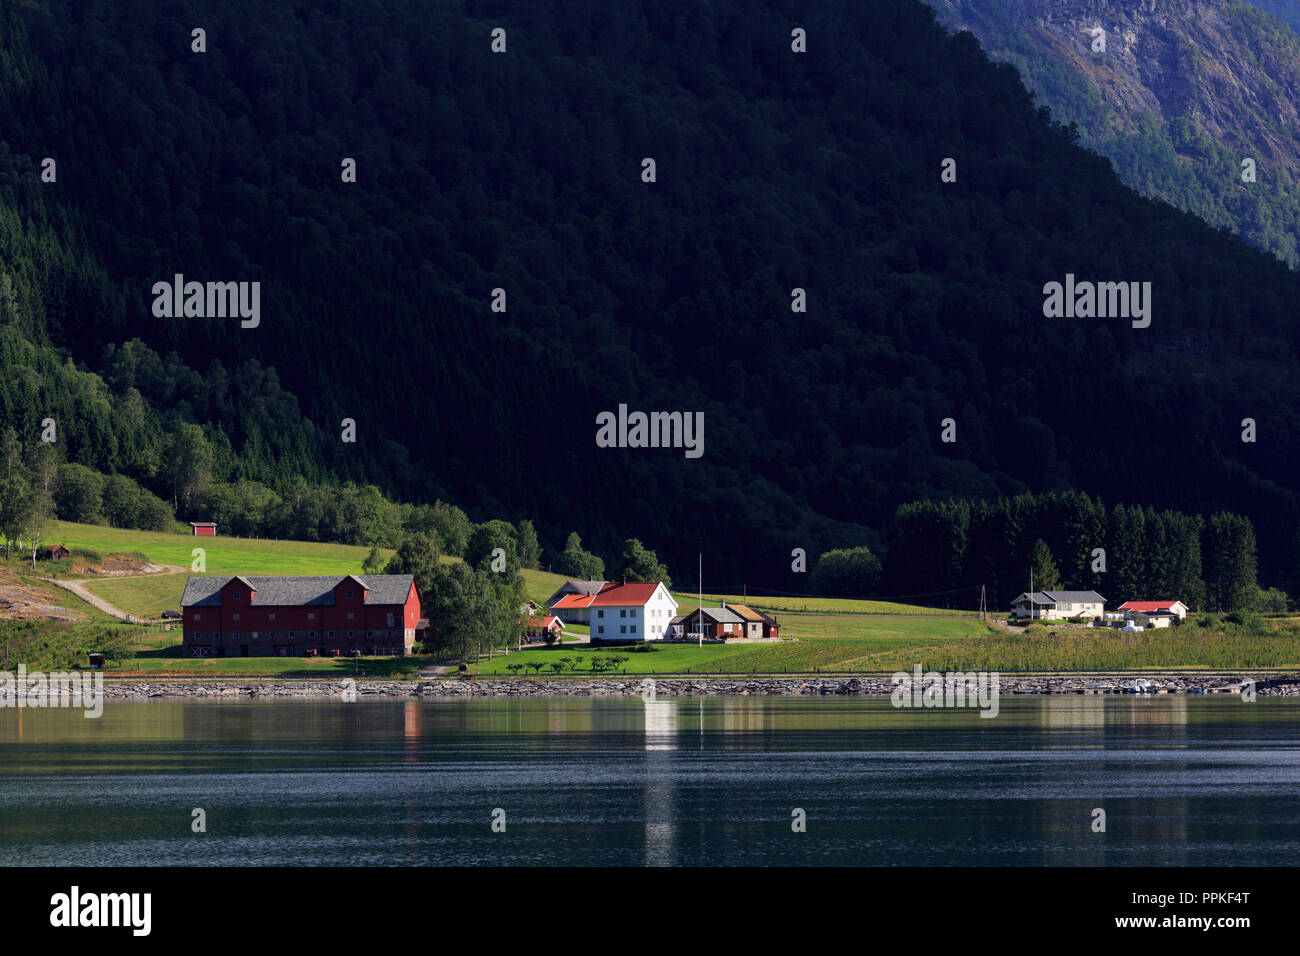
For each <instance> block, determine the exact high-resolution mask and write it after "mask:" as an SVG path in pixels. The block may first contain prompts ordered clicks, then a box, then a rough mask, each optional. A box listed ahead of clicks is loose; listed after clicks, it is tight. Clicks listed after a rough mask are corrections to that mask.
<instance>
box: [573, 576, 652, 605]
mask: <svg viewBox="0 0 1300 956" xmlns="http://www.w3.org/2000/svg"><path fill="white" fill-rule="evenodd" d="M658 590H659V582H658V581H629V582H628V583H627V584H613V583H610V584H606V585H605V586H604V587H603V588H601V589H600V593H598V594H597V595H596V596H595V597H593V598H592V600H591V603H590V604H588V605H586V606H587V607H644V606H645V605H646V604H648V603H649V601H650V599H651V598H652V597H654V594H655V592H656V591H658ZM668 599H669V600H670V601H672V600H673V598H672V595H671V594H670V595H668ZM561 603H563V602H561ZM676 603H677V602H676V601H673V604H676ZM556 606H557V607H558V606H559V605H556Z"/></svg>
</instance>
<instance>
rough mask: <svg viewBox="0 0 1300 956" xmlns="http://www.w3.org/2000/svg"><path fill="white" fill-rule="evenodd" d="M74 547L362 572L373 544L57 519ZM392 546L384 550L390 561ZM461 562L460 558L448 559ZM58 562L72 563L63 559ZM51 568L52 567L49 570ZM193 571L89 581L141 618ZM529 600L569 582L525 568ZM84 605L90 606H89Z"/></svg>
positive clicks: (178, 559) (235, 564) (300, 570)
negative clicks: (204, 534) (200, 554)
mask: <svg viewBox="0 0 1300 956" xmlns="http://www.w3.org/2000/svg"><path fill="white" fill-rule="evenodd" d="M47 540H49V541H50V542H52V543H59V544H64V545H66V546H67V547H69V548H73V549H83V550H90V551H97V552H99V553H100V554H101V555H105V556H107V555H109V554H138V555H142V556H143V557H145V558H146V559H148V560H149V561H153V562H155V563H157V564H173V565H180V566H182V567H185V568H188V567H190V566H191V562H192V561H193V560H194V558H193V549H194V548H203V550H204V559H205V562H206V569H205V570H204V571H201V572H193V573H195V574H211V575H218V574H248V575H259V574H340V575H341V574H360V573H361V563H362V562H363V561H364V560H365V558H366V555H367V554H368V553H369V549H367V548H362V547H353V546H351V545H345V544H321V543H318V542H311V541H273V540H269V539H265V538H222V537H219V536H218V537H215V538H195V537H192V536H190V535H175V534H163V533H158V532H151V531H128V530H125V529H121V528H105V527H101V526H99V525H85V524H73V523H71V522H67V521H57V522H55V523H54V527H52V528H51V530H50V534H49V536H48V539H47ZM392 553H393V552H392V551H385V550H381V554H382V555H383V557H384V558H385V560H387V559H388V558H389V557H391V556H392ZM444 560H446V561H458V560H459V558H451V557H448V558H445V559H444ZM57 564H66V562H58V563H57ZM47 573H48V572H47ZM189 574H190V572H181V573H177V574H167V575H132V576H130V577H120V578H103V579H99V580H97V579H94V578H90V579H87V586H88V587H89V588H90V590H91V591H93V592H94V593H95V594H98V595H99V596H101V597H102V598H104V599H105V600H107V601H111V602H112V603H113V604H115V605H117V606H118V607H120V608H122V609H123V610H124V611H129V612H130V613H132V614H138V615H140V616H141V617H151V616H155V615H157V614H159V613H161V612H162V611H165V610H167V609H169V608H170V609H173V610H175V609H179V608H180V600H181V594H182V593H184V591H185V579H186V578H187V577H189ZM523 575H524V584H525V588H526V590H527V593H528V597H529V599H531V600H533V601H536V602H538V603H539V604H541V603H542V602H544V601H545V600H546V599H547V598H548V597H550V596H551V595H552V594H553V593H554V592H555V589H556V588H558V587H559V586H560V585H561V584H563V583H564V577H563V575H559V574H548V573H547V572H545V571H528V570H526V571H524V572H523ZM83 606H84V605H83Z"/></svg>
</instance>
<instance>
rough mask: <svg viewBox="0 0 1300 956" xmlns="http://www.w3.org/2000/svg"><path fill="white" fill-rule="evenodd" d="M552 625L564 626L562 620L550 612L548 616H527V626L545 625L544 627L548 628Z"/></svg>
mask: <svg viewBox="0 0 1300 956" xmlns="http://www.w3.org/2000/svg"><path fill="white" fill-rule="evenodd" d="M552 625H554V626H557V627H563V626H564V622H563V621H561V620H560V619H559V618H558V617H556V616H555V615H554V614H550V615H548V616H546V617H529V618H528V626H529V627H545V628H548V629H549V628H550V627H551V626H552Z"/></svg>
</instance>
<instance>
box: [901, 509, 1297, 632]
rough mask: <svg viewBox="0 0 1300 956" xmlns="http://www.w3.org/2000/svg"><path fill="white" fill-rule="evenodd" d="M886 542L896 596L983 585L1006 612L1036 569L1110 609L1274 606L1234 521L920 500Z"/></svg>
mask: <svg viewBox="0 0 1300 956" xmlns="http://www.w3.org/2000/svg"><path fill="white" fill-rule="evenodd" d="M888 540H889V551H888V553H887V556H886V559H885V562H884V569H883V571H884V581H885V583H886V587H887V588H888V589H889V590H890V591H891V592H893V593H908V592H935V591H943V590H946V589H956V588H965V587H972V586H973V587H978V586H980V585H984V586H986V587H987V589H988V601H989V606H990V607H994V608H1002V609H1005V608H1007V607H1008V606H1009V605H1010V602H1011V601H1012V600H1013V599H1014V598H1015V597H1016V596H1017V595H1018V594H1020V593H1021V592H1023V591H1027V590H1028V589H1029V580H1030V570H1031V568H1033V569H1034V587H1035V589H1036V590H1043V589H1045V588H1046V589H1049V590H1055V589H1060V590H1092V591H1097V592H1098V593H1100V594H1101V595H1102V596H1104V597H1105V598H1106V599H1107V603H1108V605H1109V606H1111V607H1117V606H1118V605H1120V604H1122V603H1123V602H1125V601H1133V600H1180V601H1182V602H1183V603H1184V604H1186V605H1187V606H1188V607H1189V608H1191V609H1193V610H1202V609H1204V610H1209V611H1222V612H1227V611H1236V610H1243V609H1254V608H1257V607H1258V606H1259V605H1260V602H1261V601H1267V600H1270V599H1274V600H1275V599H1276V593H1274V594H1268V593H1262V592H1261V591H1260V589H1259V587H1258V584H1257V581H1256V550H1257V548H1256V540H1255V529H1254V526H1253V525H1252V523H1251V521H1250V520H1249V519H1248V518H1246V517H1243V516H1242V515H1238V514H1233V513H1231V512H1227V511H1218V512H1215V513H1213V514H1211V515H1209V516H1202V515H1195V514H1184V513H1182V512H1179V511H1172V510H1156V509H1155V508H1152V507H1149V506H1148V507H1143V506H1139V505H1124V504H1117V505H1115V506H1114V507H1107V506H1106V505H1105V504H1104V503H1103V502H1102V501H1100V500H1099V499H1095V498H1092V497H1090V496H1089V495H1087V494H1084V493H1081V492H1066V493H1062V494H1046V495H1035V494H1021V495H1016V496H1014V497H1011V498H998V499H996V500H992V501H969V500H965V499H952V500H942V501H935V500H922V501H913V502H909V503H907V504H904V505H900V506H899V507H898V509H897V510H896V511H895V513H894V517H893V520H892V521H891V523H890V526H889V531H888ZM1284 603H1285V601H1284Z"/></svg>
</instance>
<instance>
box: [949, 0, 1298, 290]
mask: <svg viewBox="0 0 1300 956" xmlns="http://www.w3.org/2000/svg"><path fill="white" fill-rule="evenodd" d="M927 2H929V3H930V5H931V6H932V7H934V8H935V10H936V11H937V12H938V14H939V16H940V18H941V19H942V20H943V22H944V23H946V24H947V25H948V26H949V27H950V28H953V29H964V30H970V31H971V32H972V33H974V34H975V35H976V36H977V37H978V38H979V40H980V43H981V45H982V46H983V47H984V48H985V49H986V50H987V51H988V52H989V54H990V55H991V56H992V57H993V58H994V59H997V60H1003V61H1006V62H1008V63H1011V64H1013V65H1014V66H1015V67H1016V68H1017V69H1018V70H1019V71H1020V72H1021V74H1022V75H1023V77H1024V80H1025V83H1026V85H1027V86H1028V87H1029V88H1030V89H1031V90H1032V91H1033V92H1034V94H1035V96H1036V97H1037V99H1038V101H1039V102H1041V103H1043V104H1044V105H1046V106H1048V107H1049V108H1050V109H1051V111H1052V114H1053V116H1054V117H1055V118H1056V119H1057V120H1059V121H1060V122H1063V123H1074V124H1076V125H1077V127H1078V129H1079V136H1080V142H1081V143H1082V144H1083V145H1084V146H1087V147H1088V148H1090V149H1094V150H1096V151H1097V152H1099V153H1101V154H1102V155H1104V156H1106V157H1108V158H1109V159H1110V160H1111V161H1112V162H1113V163H1114V164H1115V168H1116V170H1117V171H1118V172H1119V174H1120V178H1121V179H1123V180H1124V182H1125V183H1127V184H1128V185H1129V186H1132V187H1133V188H1134V189H1137V190H1138V191H1139V192H1141V193H1143V194H1145V195H1148V196H1152V197H1155V198H1158V199H1163V200H1165V201H1167V202H1170V203H1173V204H1174V205H1176V206H1179V207H1180V208H1182V209H1186V210H1189V211H1191V212H1194V213H1196V214H1197V215H1198V216H1200V217H1201V218H1203V219H1205V220H1206V221H1207V222H1209V223H1211V224H1212V225H1216V226H1224V227H1227V228H1230V229H1232V230H1233V231H1235V232H1237V233H1238V234H1239V235H1241V236H1242V237H1243V238H1245V239H1246V240H1247V241H1248V242H1251V243H1253V244H1255V245H1257V246H1259V247H1260V248H1263V249H1268V250H1270V251H1272V252H1274V253H1276V254H1277V255H1279V256H1280V257H1282V258H1283V259H1284V260H1285V261H1286V262H1288V263H1289V264H1290V265H1291V266H1292V267H1295V266H1297V265H1298V264H1300V255H1298V249H1300V246H1298V243H1300V36H1297V35H1296V33H1295V31H1294V30H1292V29H1290V28H1288V27H1287V26H1285V25H1284V24H1283V23H1282V22H1281V21H1280V20H1278V19H1275V18H1274V17H1272V16H1269V15H1268V14H1266V13H1264V12H1261V10H1260V9H1256V7H1262V8H1264V9H1267V10H1269V11H1270V12H1272V13H1276V14H1280V15H1285V14H1287V13H1288V12H1289V13H1290V14H1291V15H1292V17H1293V21H1292V22H1294V14H1295V11H1296V10H1297V9H1300V7H1298V6H1297V5H1296V4H1295V3H1294V2H1289V3H1283V2H1274V3H1257V4H1256V5H1255V6H1251V5H1250V4H1248V3H1245V2H1243V0H1145V2H1142V3H1134V2H1128V0H1028V2H1026V0H927ZM1288 8H1289V9H1288ZM1247 159H1249V160H1251V161H1253V167H1252V169H1251V170H1250V172H1249V174H1248V175H1249V177H1251V178H1252V179H1253V181H1249V182H1247V181H1244V179H1243V173H1244V172H1245V170H1244V169H1243V166H1242V163H1243V162H1244V161H1245V160H1247Z"/></svg>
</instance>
